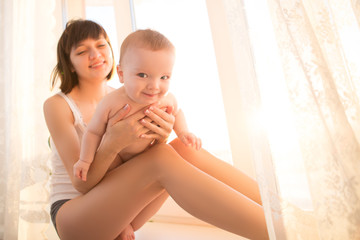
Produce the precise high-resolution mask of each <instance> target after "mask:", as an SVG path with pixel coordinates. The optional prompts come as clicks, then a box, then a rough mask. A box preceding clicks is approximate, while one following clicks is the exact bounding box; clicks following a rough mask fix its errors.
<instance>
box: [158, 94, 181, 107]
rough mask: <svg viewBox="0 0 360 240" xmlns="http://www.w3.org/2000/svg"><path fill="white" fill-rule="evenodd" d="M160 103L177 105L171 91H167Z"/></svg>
mask: <svg viewBox="0 0 360 240" xmlns="http://www.w3.org/2000/svg"><path fill="white" fill-rule="evenodd" d="M161 103H162V104H164V105H169V104H171V105H177V101H176V97H175V95H174V94H173V93H171V92H169V93H168V94H167V95H166V96H165V97H164V101H162V102H161Z"/></svg>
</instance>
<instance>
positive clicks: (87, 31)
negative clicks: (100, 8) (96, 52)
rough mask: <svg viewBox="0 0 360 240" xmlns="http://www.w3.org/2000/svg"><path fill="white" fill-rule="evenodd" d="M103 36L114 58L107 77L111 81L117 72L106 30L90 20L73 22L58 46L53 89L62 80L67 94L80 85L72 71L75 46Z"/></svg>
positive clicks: (62, 85) (67, 25) (67, 26)
mask: <svg viewBox="0 0 360 240" xmlns="http://www.w3.org/2000/svg"><path fill="white" fill-rule="evenodd" d="M100 36H103V37H104V38H105V40H106V41H107V43H108V44H109V46H110V49H111V54H112V58H113V67H112V69H111V71H110V73H109V74H108V75H107V76H106V78H107V79H108V80H109V79H110V78H111V77H112V76H113V74H114V72H115V61H114V52H113V49H112V47H111V44H110V40H109V37H108V35H107V34H106V32H105V30H104V28H103V27H102V26H100V25H99V24H98V23H96V22H93V21H90V20H83V19H78V20H71V21H69V22H68V23H67V24H66V28H65V30H64V32H63V33H62V35H61V37H60V39H59V42H58V45H57V64H56V66H55V68H54V70H53V71H52V74H51V88H52V89H53V88H54V87H55V85H56V83H57V81H58V79H60V90H61V91H62V92H63V93H65V94H67V93H70V92H71V90H72V89H73V88H74V87H75V86H77V85H78V84H79V79H78V76H77V74H76V72H74V71H72V69H73V66H72V64H71V61H70V52H71V49H72V47H73V46H76V45H77V44H78V43H79V42H81V41H83V40H86V39H88V38H91V39H98V38H99V37H100Z"/></svg>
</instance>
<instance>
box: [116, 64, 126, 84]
mask: <svg viewBox="0 0 360 240" xmlns="http://www.w3.org/2000/svg"><path fill="white" fill-rule="evenodd" d="M116 72H117V74H118V76H119V80H120V83H124V72H123V71H122V69H121V66H120V65H117V66H116Z"/></svg>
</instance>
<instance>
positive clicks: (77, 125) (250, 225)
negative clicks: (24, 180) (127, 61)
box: [44, 20, 268, 240]
mask: <svg viewBox="0 0 360 240" xmlns="http://www.w3.org/2000/svg"><path fill="white" fill-rule="evenodd" d="M113 69H114V59H113V53H112V49H111V45H110V42H109V39H108V36H107V34H106V32H105V31H104V29H103V28H102V27H101V26H99V25H98V24H96V23H94V22H91V21H87V20H77V21H72V22H70V23H68V24H67V27H66V29H65V31H64V33H63V34H62V36H61V38H60V40H59V43H58V63H57V66H56V67H55V69H54V75H53V86H54V85H55V83H56V79H60V89H61V93H58V94H56V95H54V96H52V97H50V98H49V99H47V100H46V102H45V103H44V115H45V119H46V123H47V126H48V129H49V131H50V134H51V138H52V142H53V144H52V149H53V153H54V155H53V158H52V163H53V168H54V170H53V175H52V183H51V186H52V191H51V202H52V206H51V215H52V219H53V222H54V225H55V228H56V230H57V232H58V234H59V236H60V238H61V239H65V240H66V239H76V240H78V239H87V240H88V239H101V240H104V239H134V233H133V231H136V230H137V229H139V228H140V227H141V226H142V225H143V224H144V223H145V222H146V221H147V220H148V219H149V218H150V217H151V216H152V215H153V214H154V213H156V211H157V210H158V209H159V208H160V206H161V205H162V204H163V202H164V201H165V200H166V198H167V197H168V194H170V195H171V196H172V198H173V199H174V200H175V201H176V202H177V203H178V204H179V205H180V206H181V207H182V208H184V209H185V210H186V211H188V212H189V213H190V214H192V215H194V216H195V217H198V218H200V219H202V220H204V221H206V222H208V223H210V224H213V225H215V226H218V227H220V228H223V229H225V230H228V231H230V232H233V233H235V234H238V235H241V236H244V237H248V238H251V239H267V238H268V236H267V230H266V224H265V218H264V212H263V209H262V207H261V200H260V195H259V191H258V188H257V185H256V182H254V181H253V180H252V179H250V178H248V177H247V176H245V175H244V174H242V173H241V172H239V171H238V170H237V169H235V168H233V167H231V166H230V165H228V164H226V163H224V162H222V161H220V160H218V159H216V158H215V157H214V156H212V155H211V154H209V153H208V152H206V151H205V150H203V149H201V150H199V151H196V150H192V149H191V148H187V147H185V146H184V145H183V144H182V143H181V142H180V141H179V140H177V139H176V140H174V141H173V142H172V143H170V144H171V146H172V147H171V146H169V145H167V144H164V143H162V142H165V140H166V138H167V137H168V136H169V134H170V132H171V129H172V127H173V125H174V118H173V117H172V116H171V114H169V113H170V111H171V110H169V111H168V112H164V111H162V110H161V109H159V108H157V107H156V106H153V108H152V109H153V110H152V111H145V109H143V110H141V111H138V112H136V113H134V114H132V115H130V116H127V113H129V111H130V107H129V106H128V105H125V106H124V107H123V108H122V109H121V110H120V111H119V112H118V113H117V114H115V116H112V117H111V119H110V121H109V123H108V126H107V130H106V133H105V134H104V137H103V139H102V143H101V145H100V147H99V148H98V151H97V153H96V155H95V157H94V161H93V163H92V167H91V169H90V170H89V172H88V174H87V181H86V182H84V181H81V180H80V179H78V178H76V177H74V175H73V173H72V170H73V165H74V163H75V162H76V161H77V160H78V158H79V154H80V141H81V137H82V133H83V131H84V129H85V128H86V123H88V122H89V121H90V119H91V117H92V115H93V114H94V111H95V108H96V106H97V104H98V103H99V101H100V100H101V99H102V98H103V97H104V96H105V94H107V93H108V92H110V91H112V89H110V88H109V87H107V85H106V81H107V80H108V79H109V78H110V77H111V75H112V74H113ZM143 118H146V119H148V121H145V122H144V121H140V120H141V119H143ZM144 135H146V136H147V137H148V138H153V139H157V141H158V142H159V143H158V144H156V145H154V146H153V147H151V148H150V149H149V150H147V151H145V152H143V153H141V154H139V155H137V156H135V157H133V158H132V159H130V160H129V161H127V162H126V163H124V164H120V161H119V158H118V157H117V153H118V152H120V151H121V150H122V149H124V148H125V147H126V146H128V145H130V144H134V143H135V142H138V141H145V140H146V139H143V138H142V137H141V138H140V136H144Z"/></svg>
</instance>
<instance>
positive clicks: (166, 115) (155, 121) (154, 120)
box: [140, 106, 175, 142]
mask: <svg viewBox="0 0 360 240" xmlns="http://www.w3.org/2000/svg"><path fill="white" fill-rule="evenodd" d="M173 110H174V108H173V107H172V106H168V107H166V109H161V108H158V107H157V106H151V107H149V108H148V109H146V110H145V112H144V113H145V114H146V116H147V117H146V118H143V119H141V120H140V123H141V124H142V125H143V126H144V127H146V128H147V129H148V130H149V131H148V132H146V133H144V134H142V135H141V136H140V137H141V138H148V139H149V138H150V139H156V140H157V141H158V142H166V141H167V139H168V137H169V135H170V133H171V131H172V129H173V127H174V123H175V117H174V115H172V112H173Z"/></svg>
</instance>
